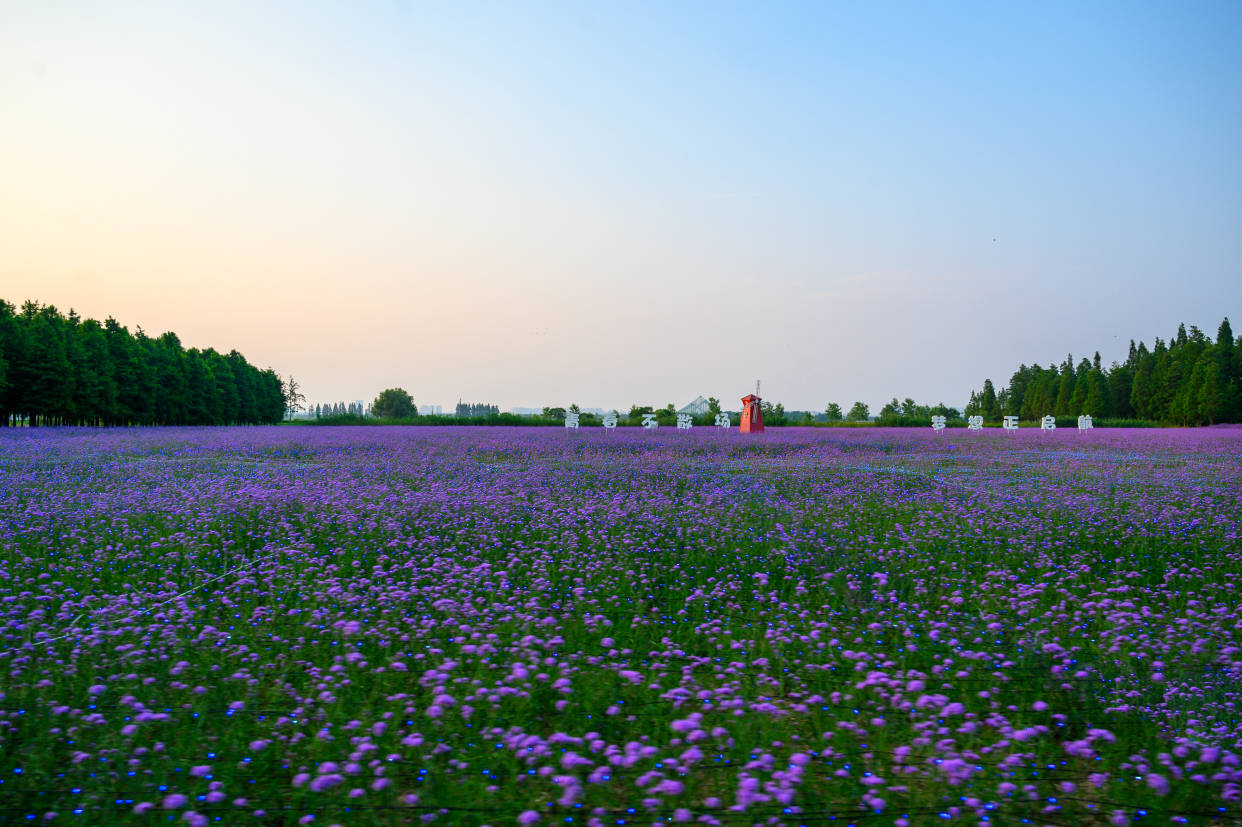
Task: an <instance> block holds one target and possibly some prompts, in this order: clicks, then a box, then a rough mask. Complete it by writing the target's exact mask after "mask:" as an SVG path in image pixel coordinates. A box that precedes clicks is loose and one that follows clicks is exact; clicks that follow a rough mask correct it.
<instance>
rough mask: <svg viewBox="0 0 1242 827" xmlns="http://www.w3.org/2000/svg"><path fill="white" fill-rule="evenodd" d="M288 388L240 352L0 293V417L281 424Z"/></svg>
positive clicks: (48, 421)
mask: <svg viewBox="0 0 1242 827" xmlns="http://www.w3.org/2000/svg"><path fill="white" fill-rule="evenodd" d="M284 409H285V389H284V387H283V386H282V383H281V381H280V377H278V376H276V374H275V373H273V372H272V371H271V370H266V371H260V370H259V369H258V368H255V367H254V366H252V365H250V364H249V363H247V362H246V360H245V358H244V357H242V355H241V354H240V353H238V352H237V351H231V352H230V353H229V354H228V356H221V355H220V354H219V353H216V352H215V351H214V350H212V349H210V348H208V349H206V350H197V349H194V348H191V349H189V350H186V349H184V348H183V347H182V346H181V341H180V339H178V338H177V336H176V334H174V333H165V334H163V335H162V336H160V337H158V338H154V339H153V338H151V337H149V336H147V335H146V334H145V333H144V332H143V331H142V328H138V330H137V331H136V332H135V333H134V334H132V335H131V334H130V332H129V330H127V329H126V328H125V327H123V326H121V325H120V324H119V323H117V321H116V320H115V319H112V318H108V319H107V320H106V321H105V322H104V323H103V324H102V325H101V324H100V323H99V322H97V321H95V320H94V319H85V320H84V319H82V318H80V317H79V316H78V315H77V313H75V312H74V311H73V310H70V311H69V313H68V314H62V313H61V312H60V311H59V310H57V309H56V308H55V307H53V306H51V305H40V304H39V303H37V302H33V301H27V302H26V303H25V304H23V305H22V307H21V310H20V311H18V310H17V309H16V308H15V307H14V306H13V305H11V304H9V303H8V302H6V301H3V300H0V423H2V424H4V425H11V424H15V423H25V424H27V425H30V426H35V425H95V426H100V425H241V424H260V423H272V422H278V421H280V418H281V417H282V416H283V414H284Z"/></svg>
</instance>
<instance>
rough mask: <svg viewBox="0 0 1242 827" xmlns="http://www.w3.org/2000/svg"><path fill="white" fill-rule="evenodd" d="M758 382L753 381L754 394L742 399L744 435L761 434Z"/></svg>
mask: <svg viewBox="0 0 1242 827" xmlns="http://www.w3.org/2000/svg"><path fill="white" fill-rule="evenodd" d="M762 401H763V400H762V399H760V398H759V380H758V379H756V380H755V392H754V393H749V394H747V395H746V396H743V397H742V425H741V428H740V429H739V430H741V432H742V433H744V434H761V433H763V413H762V412H761V411H760V410H759V403H760V402H762Z"/></svg>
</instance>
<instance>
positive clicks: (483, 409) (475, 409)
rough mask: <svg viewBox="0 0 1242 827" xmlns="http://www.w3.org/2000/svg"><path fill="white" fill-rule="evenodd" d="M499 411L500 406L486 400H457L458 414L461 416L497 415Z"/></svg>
mask: <svg viewBox="0 0 1242 827" xmlns="http://www.w3.org/2000/svg"><path fill="white" fill-rule="evenodd" d="M498 413H500V408H498V407H497V406H495V405H488V404H487V403H484V402H462V401H461V400H458V402H457V416H460V417H479V416H495V415H496V414H498Z"/></svg>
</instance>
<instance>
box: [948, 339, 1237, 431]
mask: <svg viewBox="0 0 1242 827" xmlns="http://www.w3.org/2000/svg"><path fill="white" fill-rule="evenodd" d="M965 414H966V415H967V416H970V415H976V414H981V415H982V416H983V417H984V419H985V420H988V421H991V420H999V419H1000V418H1001V417H1002V416H1005V415H1016V416H1018V417H1019V418H1021V419H1025V420H1033V419H1038V418H1040V417H1043V416H1045V415H1048V414H1051V415H1053V416H1078V415H1079V414H1090V415H1091V416H1092V417H1095V418H1112V419H1122V420H1125V419H1140V420H1149V421H1152V422H1160V423H1169V424H1174V425H1212V424H1215V423H1217V422H1242V337H1239V338H1238V339H1235V338H1234V336H1233V330H1232V328H1231V327H1230V325H1229V319H1228V318H1226V319H1225V320H1224V321H1223V322H1221V324H1220V327H1219V328H1218V329H1217V331H1216V339H1215V340H1212V339H1210V338H1208V337H1207V336H1206V335H1204V333H1203V332H1202V331H1201V330H1199V328H1197V327H1195V326H1193V325H1192V326H1191V327H1190V329H1189V331H1187V329H1186V326H1185V325H1184V324H1182V325H1178V328H1177V334H1176V335H1175V336H1174V337H1173V338H1172V339H1170V340H1169V342H1168V343H1167V344H1166V343H1165V342H1164V341H1163V340H1162V339H1160V338H1159V337H1157V338H1156V341H1155V345H1154V346H1153V347H1152V348H1151V349H1150V350H1148V349H1147V345H1146V344H1144V343H1142V342H1140V343H1139V344H1138V345H1137V346H1136V345H1135V344H1134V341H1133V340H1131V341H1130V351H1129V354H1128V355H1127V356H1126V360H1125V362H1122V363H1117V362H1113V363H1112V365H1110V366H1109V367H1107V368H1106V367H1104V366H1103V365H1102V364H1101V363H1100V354H1099V353H1098V352H1097V353H1096V354H1095V357H1094V358H1093V359H1091V360H1090V361H1088V360H1087V359H1085V358H1084V359H1082V360H1080V361H1079V362H1078V364H1077V365H1075V364H1074V360H1073V357H1072V356H1068V355H1067V356H1066V357H1065V361H1063V362H1061V364H1059V365H1049V366H1048V367H1046V368H1045V367H1040V366H1039V365H1037V364H1036V365H1031V366H1030V367H1028V366H1026V365H1021V366H1019V367H1018V370H1017V372H1015V373H1014V374H1013V377H1012V378H1011V379H1010V380H1009V387H1007V388H1002V389H1001V390H999V391H998V390H996V389H995V387H994V386H993V385H992V380H990V379H989V380H986V381H985V382H984V383H983V389H982V390H981V391H978V392H972V393H971V395H970V402H969V403H967V405H966V410H965Z"/></svg>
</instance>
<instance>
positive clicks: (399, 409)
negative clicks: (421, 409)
mask: <svg viewBox="0 0 1242 827" xmlns="http://www.w3.org/2000/svg"><path fill="white" fill-rule="evenodd" d="M371 415H372V416H374V417H377V418H378V419H410V418H412V417H415V416H418V408H417V407H415V406H414V399H413V398H412V397H411V396H410V395H409V394H408V393H406V391H405V389H404V388H388V389H386V390H383V391H380V394H379V396H377V397H375V401H374V402H372V403H371ZM355 416H357V414H355ZM360 418H361V417H360Z"/></svg>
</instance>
